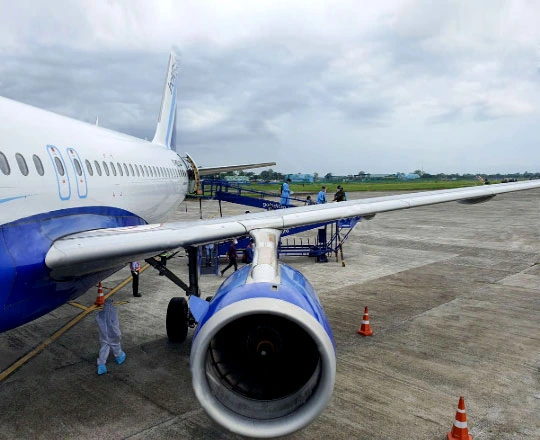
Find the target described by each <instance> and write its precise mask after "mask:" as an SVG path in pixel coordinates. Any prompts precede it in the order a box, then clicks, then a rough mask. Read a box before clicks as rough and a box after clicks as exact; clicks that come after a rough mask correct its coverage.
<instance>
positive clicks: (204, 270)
mask: <svg viewBox="0 0 540 440" xmlns="http://www.w3.org/2000/svg"><path fill="white" fill-rule="evenodd" d="M192 197H196V198H202V199H214V200H218V201H219V211H220V215H222V211H221V202H223V201H225V202H229V203H236V204H240V205H244V206H252V207H255V208H262V209H266V210H274V209H285V208H292V207H295V206H305V205H307V200H306V199H301V198H298V197H290V199H289V200H290V202H291V203H290V204H288V205H282V204H281V203H280V195H279V194H278V193H275V192H269V191H258V190H254V189H251V188H250V187H249V186H247V185H242V184H240V183H238V182H229V181H226V180H203V181H201V191H200V194H199V195H197V196H192ZM360 220H361V217H360V216H357V217H353V218H349V219H344V220H338V221H332V222H324V223H316V224H312V225H306V226H299V227H296V228H290V229H286V230H284V231H283V232H282V234H281V239H280V242H279V247H278V256H281V255H287V256H289V255H290V256H309V257H315V258H316V261H317V262H321V263H322V262H327V261H328V256H329V255H331V254H335V255H336V258H337V255H338V252H340V251H342V245H343V243H344V242H345V240H346V239H347V237H348V236H349V234H350V233H351V231H352V230H353V228H354V227H355V226H356V223H358V222H359V221H360ZM312 229H317V236H316V237H315V238H314V239H313V240H310V239H309V238H301V237H289V236H291V235H296V234H299V233H302V232H305V231H309V230H312ZM248 243H249V237H242V238H239V239H238V244H237V246H236V248H237V251H238V254H239V262H240V261H241V258H240V256H241V255H242V253H243V251H244V249H245V248H246V247H247V245H248ZM229 246H230V241H226V242H221V243H216V244H215V245H214V249H213V250H212V252H211V253H209V255H208V258H207V253H206V248H205V247H204V246H202V247H201V248H200V250H199V258H200V260H199V263H200V265H199V267H200V268H201V275H204V274H214V275H217V274H218V270H219V261H220V257H223V256H224V255H226V254H227V250H228V249H229Z"/></svg>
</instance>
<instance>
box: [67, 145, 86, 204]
mask: <svg viewBox="0 0 540 440" xmlns="http://www.w3.org/2000/svg"><path fill="white" fill-rule="evenodd" d="M66 151H67V154H68V157H69V161H70V162H71V166H72V167H73V174H74V175H75V181H76V182H77V194H78V195H79V199H84V198H86V196H87V195H88V183H87V181H86V173H85V172H84V167H83V164H82V162H81V158H80V157H79V153H77V152H76V151H75V149H73V148H66Z"/></svg>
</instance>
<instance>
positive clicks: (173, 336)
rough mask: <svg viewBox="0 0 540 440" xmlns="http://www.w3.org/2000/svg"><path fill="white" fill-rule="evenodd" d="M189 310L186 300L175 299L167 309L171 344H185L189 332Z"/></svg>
mask: <svg viewBox="0 0 540 440" xmlns="http://www.w3.org/2000/svg"><path fill="white" fill-rule="evenodd" d="M188 314H189V308H188V303H187V301H186V299H185V298H182V297H178V296H177V297H174V298H172V299H171V300H170V301H169V306H168V307H167V336H168V337H169V341H170V342H184V341H185V340H186V336H187V331H188Z"/></svg>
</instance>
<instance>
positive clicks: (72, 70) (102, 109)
mask: <svg viewBox="0 0 540 440" xmlns="http://www.w3.org/2000/svg"><path fill="white" fill-rule="evenodd" d="M0 2H1V3H3V5H1V6H2V11H3V12H2V14H1V15H0V95H2V96H5V97H8V98H12V99H17V100H19V101H23V102H25V103H28V104H32V105H36V106H39V107H43V108H46V109H49V110H51V111H54V112H57V113H61V114H64V115H68V116H71V117H73V118H77V119H81V120H85V121H94V120H95V117H96V116H97V115H99V120H100V125H102V126H105V127H107V128H111V129H114V130H118V131H122V132H126V133H129V134H132V135H134V136H138V137H146V138H152V136H153V133H154V129H155V124H156V120H157V115H158V112H159V106H160V100H161V93H162V87H163V81H164V77H165V72H166V67H167V61H168V53H169V51H170V50H171V49H172V48H174V49H175V51H176V52H177V54H178V57H179V60H180V71H179V97H178V111H179V114H178V127H177V128H178V133H177V142H178V148H177V149H178V151H179V152H181V153H183V152H189V153H190V154H191V155H192V156H193V157H194V158H195V160H196V161H197V162H198V163H199V164H201V165H204V166H215V165H225V164H232V163H243V162H251V161H255V162H257V161H276V162H277V163H278V165H277V166H276V167H274V169H276V170H278V171H280V172H283V173H296V172H308V173H312V172H318V173H320V174H326V173H327V172H331V173H333V174H335V175H342V174H353V173H354V174H356V173H357V172H359V171H361V170H362V171H366V172H371V173H385V172H389V173H391V172H396V171H402V172H411V171H414V170H416V169H422V168H423V169H424V170H425V171H427V172H431V173H438V172H447V173H451V172H458V173H466V172H471V173H490V172H524V171H540V148H539V147H540V117H539V116H540V111H539V104H540V91H539V86H540V25H539V24H538V22H539V18H540V1H537V0H531V1H527V0H522V1H502V0H486V1H483V0H482V1H481V0H475V1H470V0H464V1H451V0H439V1H433V0H401V1H386V0H377V1H367V0H366V1H360V0H357V1H328V2H325V1H317V0H309V1H308V0H305V1H293V0H287V1H279V0H271V1H261V0H258V1H231V0H227V1H217V0H215V1H201V0H193V1H184V0H174V1H166V0H160V1H156V2H151V1H144V0H140V1H137V0H124V1H113V0H109V1H104V0H86V1H85V0H81V1H76V0H73V1H69V2H68V1H63V2H60V1H47V2H36V1H33V0H32V1H28V0H18V1H16V2H12V1H6V0H0Z"/></svg>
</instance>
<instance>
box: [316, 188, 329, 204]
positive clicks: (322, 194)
mask: <svg viewBox="0 0 540 440" xmlns="http://www.w3.org/2000/svg"><path fill="white" fill-rule="evenodd" d="M326 202H327V200H326V186H323V187H322V188H321V190H320V191H319V194H317V205H322V204H324V203H326Z"/></svg>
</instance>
